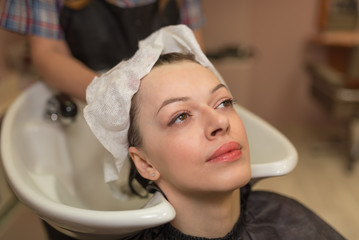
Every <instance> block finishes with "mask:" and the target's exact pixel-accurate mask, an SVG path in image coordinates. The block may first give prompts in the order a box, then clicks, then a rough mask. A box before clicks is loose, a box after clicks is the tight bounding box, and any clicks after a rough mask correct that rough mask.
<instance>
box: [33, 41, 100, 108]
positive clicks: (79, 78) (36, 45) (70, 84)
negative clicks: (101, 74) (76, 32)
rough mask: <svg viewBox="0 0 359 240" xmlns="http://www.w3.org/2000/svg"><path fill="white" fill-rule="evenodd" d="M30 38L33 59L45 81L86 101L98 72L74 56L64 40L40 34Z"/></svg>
mask: <svg viewBox="0 0 359 240" xmlns="http://www.w3.org/2000/svg"><path fill="white" fill-rule="evenodd" d="M29 40H30V50H31V58H32V61H33V63H34V65H35V67H36V68H37V70H38V71H39V73H40V75H41V77H42V79H43V81H45V82H46V83H47V84H48V85H50V86H52V87H54V88H56V89H59V90H60V91H63V92H64V93H67V94H69V95H70V96H73V97H75V98H78V99H80V100H83V101H85V100H86V88H87V86H88V84H89V83H90V82H91V81H92V79H93V78H94V77H95V76H96V75H97V73H96V72H95V71H93V70H91V69H89V68H88V67H87V66H85V65H84V64H83V63H81V62H80V61H79V60H77V59H75V58H74V57H72V56H71V53H70V50H69V49H68V47H67V45H66V43H65V42H64V41H61V40H54V39H49V38H43V37H38V36H30V37H29Z"/></svg>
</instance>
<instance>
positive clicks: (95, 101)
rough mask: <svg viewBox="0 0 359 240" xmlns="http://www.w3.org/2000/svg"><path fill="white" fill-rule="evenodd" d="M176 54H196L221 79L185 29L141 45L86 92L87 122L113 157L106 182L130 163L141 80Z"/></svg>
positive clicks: (175, 29) (157, 35)
mask: <svg viewBox="0 0 359 240" xmlns="http://www.w3.org/2000/svg"><path fill="white" fill-rule="evenodd" d="M172 52H179V53H192V54H194V55H195V58H196V60H197V61H198V62H199V63H200V64H201V65H203V66H205V67H207V68H208V69H210V70H211V71H212V72H213V73H214V74H215V75H216V76H217V77H218V79H219V80H220V81H221V82H222V83H224V82H223V80H222V78H221V76H220V75H219V74H218V72H217V71H216V69H215V68H214V67H213V65H212V64H211V63H210V61H209V60H208V59H207V57H206V56H205V54H204V53H203V52H202V50H201V48H200V46H199V44H198V43H197V41H196V38H195V36H194V35H193V32H192V30H191V29H189V28H188V27H187V26H185V25H176V26H168V27H164V28H162V29H160V30H158V31H156V32H154V33H153V34H151V35H150V36H149V37H147V38H146V39H145V40H143V41H140V43H139V49H138V50H137V52H136V53H135V55H134V56H133V57H132V58H130V59H128V60H125V61H122V62H120V63H119V64H118V65H116V66H115V67H114V68H112V69H111V70H110V71H108V72H106V73H104V74H103V75H101V76H100V77H95V78H94V79H93V81H92V82H91V84H90V85H89V86H88V88H87V91H86V100H87V106H86V107H85V109H84V116H85V119H86V121H87V123H88V125H89V126H90V128H91V130H92V131H93V133H94V135H95V136H96V137H97V138H98V140H99V141H100V142H101V143H102V144H103V146H104V147H105V148H106V149H107V150H108V151H109V152H110V153H111V154H112V156H113V159H111V160H108V161H106V162H105V166H104V172H105V181H106V182H112V181H117V180H118V179H119V178H120V176H121V174H122V172H123V171H124V168H126V167H124V166H129V164H126V162H127V161H128V147H129V144H128V141H127V132H128V128H129V125H130V116H129V112H130V107H131V99H132V96H133V95H134V94H135V93H136V92H137V91H138V89H139V86H140V80H141V79H142V78H143V77H144V76H146V75H147V74H148V73H149V72H150V71H151V69H152V67H153V65H154V64H155V62H156V61H157V60H158V58H159V57H160V55H162V54H166V53H172Z"/></svg>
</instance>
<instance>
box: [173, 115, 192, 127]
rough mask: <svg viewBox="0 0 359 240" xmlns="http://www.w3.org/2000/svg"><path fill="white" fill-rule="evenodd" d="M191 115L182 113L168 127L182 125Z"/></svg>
mask: <svg viewBox="0 0 359 240" xmlns="http://www.w3.org/2000/svg"><path fill="white" fill-rule="evenodd" d="M190 116H191V115H190V114H189V113H187V112H183V113H180V114H178V115H176V116H175V117H174V118H173V119H172V120H171V121H170V122H169V123H168V126H171V125H173V124H175V123H181V122H183V121H185V120H187V119H188V118H189V117H190Z"/></svg>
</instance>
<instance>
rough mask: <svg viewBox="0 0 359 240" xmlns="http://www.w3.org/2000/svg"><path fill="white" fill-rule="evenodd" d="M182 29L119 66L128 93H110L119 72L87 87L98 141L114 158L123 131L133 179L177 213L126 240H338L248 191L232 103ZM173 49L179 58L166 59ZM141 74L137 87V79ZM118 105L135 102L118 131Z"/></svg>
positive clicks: (274, 200) (294, 208)
mask: <svg viewBox="0 0 359 240" xmlns="http://www.w3.org/2000/svg"><path fill="white" fill-rule="evenodd" d="M182 28H184V27H181V26H178V27H170V28H166V29H165V30H161V31H160V32H159V34H158V35H156V34H155V36H154V37H153V38H151V37H150V38H149V39H148V40H147V44H146V43H145V44H144V45H142V47H143V48H142V49H145V50H143V51H142V53H141V47H140V50H139V51H140V53H139V54H138V55H135V56H134V58H132V59H130V60H129V64H128V65H126V63H123V64H122V65H121V64H120V65H119V66H118V68H119V69H121V68H123V69H125V70H126V69H127V68H133V69H131V70H126V71H127V75H128V78H129V79H131V81H129V82H128V84H129V87H128V89H129V90H131V91H132V92H131V93H130V94H126V93H117V92H116V89H117V87H114V86H115V83H116V84H117V83H118V81H119V79H118V78H116V77H114V78H111V77H110V76H111V75H115V72H116V69H113V70H112V71H110V72H109V73H108V75H107V76H103V79H97V80H95V81H94V82H93V83H92V85H91V86H90V87H89V89H88V94H89V96H88V97H89V98H88V100H89V106H88V108H87V109H86V110H85V117H86V119H87V121H88V122H89V125H90V127H91V128H92V129H93V130H94V133H95V135H96V136H97V137H98V138H99V139H100V141H101V142H102V143H103V144H104V145H105V147H107V149H109V150H110V152H112V153H113V155H114V156H115V158H117V159H119V158H120V156H119V154H117V153H119V152H116V151H117V148H119V146H120V145H121V144H120V143H121V139H122V141H123V135H124V134H123V133H126V134H128V136H127V137H128V143H127V144H128V145H127V146H128V153H129V155H130V156H131V158H132V160H133V162H134V164H135V166H136V168H137V170H138V172H139V174H140V175H141V176H142V178H144V179H147V180H149V181H151V182H154V184H155V185H156V186H157V187H158V188H159V189H160V190H161V191H162V192H163V194H164V195H165V196H166V198H167V199H168V201H169V202H170V203H171V204H172V205H173V207H174V208H175V210H176V217H175V218H174V219H173V221H171V222H170V223H168V224H165V225H162V226H158V227H155V228H152V229H147V230H144V231H142V232H140V233H137V234H136V235H134V236H131V237H129V238H127V239H145V240H146V239H156V240H157V239H343V238H342V237H341V236H340V235H339V234H338V233H336V232H335V231H334V230H333V229H332V228H330V227H329V226H328V225H327V224H326V223H325V222H323V221H322V220H321V219H320V218H319V217H317V216H316V215H315V214H313V213H312V212H311V211H309V210H308V209H306V208H305V207H303V206H302V205H301V204H299V203H298V202H296V201H294V200H291V199H288V198H285V197H282V196H280V195H277V194H273V193H267V192H253V193H251V192H250V187H249V186H248V185H247V183H248V182H249V180H250V156H249V146H248V141H247V137H246V133H245V129H244V126H243V124H242V122H241V119H240V117H239V116H238V114H237V113H236V111H235V108H234V107H233V99H232V97H231V95H230V93H229V91H228V89H227V88H226V86H225V85H224V84H223V81H222V80H221V78H220V76H219V75H218V74H217V72H216V71H215V70H214V69H213V66H212V65H210V64H209V63H208V62H207V61H206V59H205V57H204V56H203V55H202V54H201V53H200V52H199V51H198V46H197V45H195V44H194V45H193V44H192V43H193V41H192V40H191V39H194V37H193V36H191V35H188V31H187V30H185V31H182V30H183V29H182ZM166 31H168V32H170V34H169V35H167V36H166ZM188 38H189V40H188ZM152 43H153V44H152ZM169 45H170V46H172V48H173V49H175V50H177V51H173V52H170V50H169V49H166V46H169ZM178 45H181V46H182V48H181V47H178ZM159 46H163V48H161V47H159ZM146 48H148V51H147V50H146ZM183 48H185V50H184V49H183ZM156 49H157V50H158V49H160V50H159V51H157V50H156ZM188 50H190V51H192V52H194V55H192V54H186V53H185V52H187V51H188ZM155 52H157V53H158V52H159V53H161V56H159V55H156V54H154V53H155ZM140 56H141V57H140ZM143 59H146V60H143ZM147 59H148V60H147ZM131 61H132V62H131ZM141 61H145V62H141ZM136 64H137V65H139V66H141V67H140V68H139V67H133V66H134V65H136ZM203 65H205V66H203ZM143 68H149V69H150V70H149V72H148V73H146V72H147V70H146V71H144V72H141V70H143ZM139 72H140V73H139ZM122 73H123V72H122ZM136 74H138V75H136ZM123 75H124V74H122V76H123ZM142 75H143V77H141V78H140V79H141V81H140V83H138V86H136V83H134V82H133V81H135V82H136V81H137V80H136V79H137V78H138V76H142ZM113 81H114V82H113ZM137 90H138V91H137ZM104 92H107V93H111V94H110V95H111V96H110V97H109V96H106V95H107V94H103V93H104ZM136 92H137V93H136ZM133 94H134V95H133ZM119 95H121V97H120V96H119ZM105 96H106V97H105ZM123 96H124V97H123ZM129 96H131V97H129ZM132 96H133V97H132ZM126 99H130V100H129V101H127V100H126ZM108 101H110V102H111V101H112V102H111V103H108ZM117 102H120V103H121V104H120V105H121V106H123V107H124V106H125V105H131V109H130V111H129V114H128V113H127V114H128V118H129V129H128V126H127V127H124V128H123V129H124V131H123V132H122V133H121V134H117V133H118V132H121V130H120V127H121V126H126V125H127V120H126V119H127V115H126V111H124V112H123V113H119V112H118V111H117V110H116V109H111V107H112V106H113V105H116V104H118V103H117ZM98 103H100V104H98ZM94 105H96V107H94ZM96 110H97V113H96V112H95V111H96ZM96 114H97V115H96ZM93 115H96V116H97V117H93ZM109 119H110V120H109ZM118 119H122V120H120V121H118V123H116V121H117V120H118ZM120 123H122V124H120ZM98 125H101V127H100V128H101V129H100V130H99V127H98ZM116 128H118V129H117V130H115V129H116ZM114 136H115V137H114ZM113 143H115V144H113ZM126 152H127V151H126Z"/></svg>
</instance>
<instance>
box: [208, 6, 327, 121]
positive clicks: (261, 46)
mask: <svg viewBox="0 0 359 240" xmlns="http://www.w3.org/2000/svg"><path fill="white" fill-rule="evenodd" d="M224 3H226V4H224ZM203 4H204V12H205V15H206V18H207V23H206V26H205V28H204V36H205V46H206V49H207V50H211V49H215V48H218V47H220V46H221V45H224V44H231V43H238V44H249V45H250V46H252V47H253V48H254V50H255V53H256V56H255V58H254V61H253V62H252V63H251V69H250V70H249V69H248V67H247V68H246V67H244V68H243V67H239V65H240V63H238V66H237V69H235V68H233V67H223V64H224V63H222V64H221V66H220V68H222V69H223V68H225V69H227V70H225V72H222V73H223V75H225V77H226V78H227V81H229V82H231V83H233V82H234V83H235V84H232V85H235V89H233V90H232V91H234V92H238V95H240V97H241V96H243V95H245V97H244V100H243V105H244V106H246V107H247V108H248V109H250V110H251V111H253V112H255V113H256V114H258V115H260V116H261V117H263V118H264V119H266V120H267V121H269V122H271V123H272V124H274V125H276V126H282V125H287V124H297V123H298V124H304V123H318V122H321V121H323V120H325V118H326V117H327V116H326V113H325V112H324V111H323V110H322V109H321V107H320V106H318V105H317V103H316V102H315V101H314V100H313V99H312V97H311V96H310V92H309V90H310V79H309V77H308V75H307V73H306V71H305V68H304V63H305V58H306V43H307V41H308V39H309V38H310V37H311V36H312V35H313V34H315V33H316V24H317V15H316V14H317V1H313V0H301V1H287V0H272V1H266V0H224V1H221V4H219V1H216V0H204V1H203ZM231 64H232V65H233V63H231ZM228 68H229V69H230V70H228ZM243 69H244V70H243ZM219 70H221V69H219ZM238 76H239V77H238ZM241 76H245V78H246V79H243V78H242V79H241ZM229 85H230V84H229ZM240 97H239V98H240Z"/></svg>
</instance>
